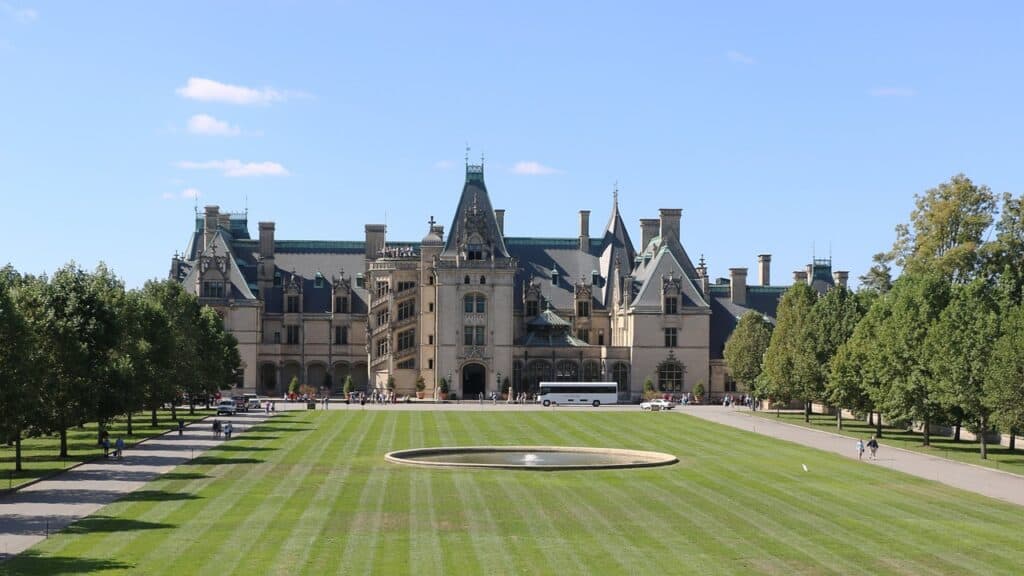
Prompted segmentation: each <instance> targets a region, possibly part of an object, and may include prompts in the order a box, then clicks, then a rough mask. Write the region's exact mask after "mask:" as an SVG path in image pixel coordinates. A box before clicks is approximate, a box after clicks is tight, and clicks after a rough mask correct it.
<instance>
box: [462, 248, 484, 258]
mask: <svg viewBox="0 0 1024 576" xmlns="http://www.w3.org/2000/svg"><path fill="white" fill-rule="evenodd" d="M483 259H484V248H483V246H481V245H479V244H467V245H466V260H483Z"/></svg>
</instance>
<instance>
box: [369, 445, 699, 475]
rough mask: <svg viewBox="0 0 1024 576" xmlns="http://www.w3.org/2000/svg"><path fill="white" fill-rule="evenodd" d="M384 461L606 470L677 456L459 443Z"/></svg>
mask: <svg viewBox="0 0 1024 576" xmlns="http://www.w3.org/2000/svg"><path fill="white" fill-rule="evenodd" d="M384 458H385V459H386V460H387V461H388V462H395V463H399V464H412V465H417V466H434V467H439V468H497V469H507V470H606V469H614V468H647V467H651V466H665V465H668V464H674V463H676V462H678V461H679V460H678V459H677V458H676V457H675V456H673V455H671V454H665V453H662V452H646V451H642V450H623V449H618V448H589V447H567V446H462V447H443V448H414V449H411V450H398V451H395V452H389V453H388V454H386V455H385V456H384Z"/></svg>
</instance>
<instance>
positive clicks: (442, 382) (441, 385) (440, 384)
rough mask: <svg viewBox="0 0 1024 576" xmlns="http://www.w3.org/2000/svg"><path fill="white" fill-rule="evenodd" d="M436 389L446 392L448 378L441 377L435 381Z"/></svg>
mask: <svg viewBox="0 0 1024 576" xmlns="http://www.w3.org/2000/svg"><path fill="white" fill-rule="evenodd" d="M437 389H438V390H439V391H441V392H444V393H447V392H448V380H447V379H445V378H441V379H440V380H438V382H437Z"/></svg>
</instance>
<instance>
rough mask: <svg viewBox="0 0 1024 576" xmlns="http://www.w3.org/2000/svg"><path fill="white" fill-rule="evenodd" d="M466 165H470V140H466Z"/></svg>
mask: <svg viewBox="0 0 1024 576" xmlns="http://www.w3.org/2000/svg"><path fill="white" fill-rule="evenodd" d="M466 166H469V142H466Z"/></svg>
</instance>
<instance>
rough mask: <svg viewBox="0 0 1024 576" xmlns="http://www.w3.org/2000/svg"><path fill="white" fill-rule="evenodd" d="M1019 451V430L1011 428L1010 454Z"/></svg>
mask: <svg viewBox="0 0 1024 576" xmlns="http://www.w3.org/2000/svg"><path fill="white" fill-rule="evenodd" d="M1016 449H1017V429H1016V428H1010V452H1013V451H1014V450H1016Z"/></svg>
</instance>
